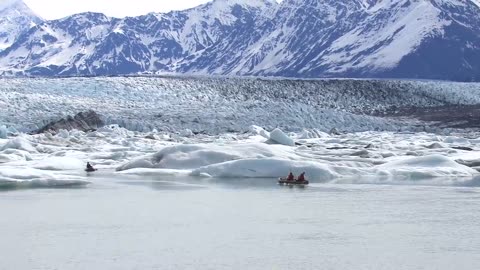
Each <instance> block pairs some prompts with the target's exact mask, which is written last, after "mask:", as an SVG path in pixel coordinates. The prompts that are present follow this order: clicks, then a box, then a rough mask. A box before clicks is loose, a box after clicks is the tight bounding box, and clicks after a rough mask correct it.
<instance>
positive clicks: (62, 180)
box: [0, 167, 89, 188]
mask: <svg viewBox="0 0 480 270" xmlns="http://www.w3.org/2000/svg"><path fill="white" fill-rule="evenodd" d="M87 184H89V182H88V181H84V180H82V179H81V178H80V177H75V176H67V175H57V174H54V173H51V172H45V171H41V170H37V169H32V168H24V167H23V168H11V167H3V168H2V170H0V188H40V187H43V188H46V187H75V186H85V185H87Z"/></svg>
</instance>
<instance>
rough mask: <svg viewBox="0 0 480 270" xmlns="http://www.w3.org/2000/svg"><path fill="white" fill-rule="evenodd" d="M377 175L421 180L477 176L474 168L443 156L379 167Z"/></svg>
mask: <svg viewBox="0 0 480 270" xmlns="http://www.w3.org/2000/svg"><path fill="white" fill-rule="evenodd" d="M376 169H377V173H378V174H379V175H383V176H391V177H399V178H406V179H409V180H419V179H425V178H433V177H471V176H473V175H475V174H477V171H475V170H474V169H472V168H469V167H467V166H464V165H461V164H458V163H457V162H455V161H453V160H452V159H450V158H448V157H446V156H442V155H430V156H424V157H415V158H407V159H403V160H397V161H391V162H388V163H385V164H383V165H380V166H378V167H377V168H376Z"/></svg>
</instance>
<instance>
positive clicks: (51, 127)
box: [34, 110, 105, 134]
mask: <svg viewBox="0 0 480 270" xmlns="http://www.w3.org/2000/svg"><path fill="white" fill-rule="evenodd" d="M104 125H105V123H104V122H103V121H102V119H101V118H100V115H98V114H97V113H96V112H94V111H92V110H90V111H86V112H81V113H78V114H77V115H75V116H73V117H72V116H68V117H67V118H64V119H60V120H58V121H54V122H51V123H49V124H47V125H46V126H44V127H43V128H41V129H39V130H37V131H35V132H34V133H35V134H40V133H44V132H53V133H56V132H58V131H59V130H62V129H64V130H72V129H77V130H80V131H85V132H87V131H93V130H96V129H97V128H100V127H103V126H104Z"/></svg>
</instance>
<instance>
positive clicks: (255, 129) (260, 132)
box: [250, 125, 270, 139]
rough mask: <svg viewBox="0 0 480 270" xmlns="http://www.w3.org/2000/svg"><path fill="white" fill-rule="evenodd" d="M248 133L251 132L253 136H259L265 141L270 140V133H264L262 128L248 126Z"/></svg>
mask: <svg viewBox="0 0 480 270" xmlns="http://www.w3.org/2000/svg"><path fill="white" fill-rule="evenodd" d="M250 132H252V133H253V134H256V135H260V136H262V137H264V138H265V139H270V133H268V131H266V130H265V129H263V128H262V127H259V126H255V125H252V126H250Z"/></svg>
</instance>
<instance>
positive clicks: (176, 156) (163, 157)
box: [117, 143, 292, 171]
mask: <svg viewBox="0 0 480 270" xmlns="http://www.w3.org/2000/svg"><path fill="white" fill-rule="evenodd" d="M287 150H290V148H289V147H285V146H281V145H266V144H264V143H250V144H231V145H229V144H227V145H216V144H197V145H187V144H183V145H176V146H169V147H165V148H163V149H162V150H161V151H159V152H157V153H156V154H154V155H150V156H146V157H142V158H140V159H137V160H134V161H132V162H129V163H127V164H124V165H122V166H120V167H118V168H117V170H118V171H123V170H128V169H133V168H169V169H196V168H199V167H202V166H208V165H212V164H217V163H223V162H226V161H231V160H239V159H248V158H269V157H279V158H289V157H290V156H292V152H291V151H287Z"/></svg>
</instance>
